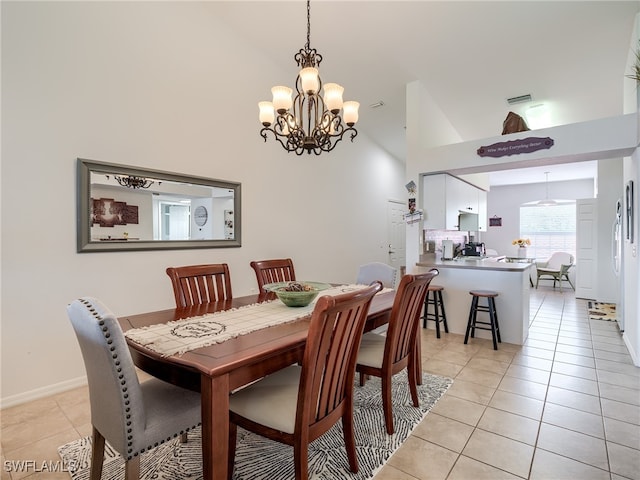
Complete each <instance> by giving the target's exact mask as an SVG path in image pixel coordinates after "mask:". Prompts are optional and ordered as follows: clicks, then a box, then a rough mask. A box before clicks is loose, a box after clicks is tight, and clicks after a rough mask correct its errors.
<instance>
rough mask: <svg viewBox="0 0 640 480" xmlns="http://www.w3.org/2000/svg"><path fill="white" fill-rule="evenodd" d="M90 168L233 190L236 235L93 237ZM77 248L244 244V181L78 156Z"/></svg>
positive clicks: (169, 248) (114, 249)
mask: <svg viewBox="0 0 640 480" xmlns="http://www.w3.org/2000/svg"><path fill="white" fill-rule="evenodd" d="M91 172H99V173H101V174H109V175H124V176H137V177H148V178H153V179H156V180H160V181H162V180H166V181H171V182H179V183H185V184H192V185H203V186H207V187H218V188H225V189H230V190H233V192H234V197H233V205H234V209H233V214H234V220H233V228H234V238H233V239H229V240H226V239H219V240H217V239H216V240H213V239H207V240H135V241H122V242H119V241H114V242H104V241H92V240H91V222H90V219H91V214H92V210H91V209H92V201H91ZM76 195H77V199H76V205H77V212H76V217H77V220H76V222H77V251H78V253H87V252H111V251H132V250H181V249H190V248H229V247H240V246H241V232H242V222H241V210H240V206H241V202H240V195H241V184H240V183H238V182H230V181H226V180H218V179H213V178H206V177H196V176H191V175H184V174H181V173H173V172H165V171H159V170H151V169H147V168H140V167H131V166H128V165H119V164H115V163H105V162H99V161H95V160H87V159H83V158H78V161H77V192H76Z"/></svg>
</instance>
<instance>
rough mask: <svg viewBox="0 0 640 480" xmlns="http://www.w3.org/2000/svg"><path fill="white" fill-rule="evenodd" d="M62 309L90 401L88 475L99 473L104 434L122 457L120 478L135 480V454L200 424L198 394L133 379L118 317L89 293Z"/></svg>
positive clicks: (137, 460) (95, 476)
mask: <svg viewBox="0 0 640 480" xmlns="http://www.w3.org/2000/svg"><path fill="white" fill-rule="evenodd" d="M67 313H68V315H69V319H70V320H71V324H72V325H73V329H74V330H75V332H76V336H77V337H78V343H79V344H80V349H81V351H82V357H83V359H84V365H85V369H86V371H87V380H88V383H89V401H90V404H91V424H92V426H93V440H92V442H93V451H92V455H91V480H99V479H100V477H101V475H102V462H103V460H104V442H105V439H106V441H107V442H109V445H111V446H112V447H113V448H114V449H115V450H116V451H117V452H118V453H120V455H122V457H123V458H124V459H125V460H126V466H125V479H126V480H137V479H138V478H139V475H140V455H141V454H142V453H143V452H145V451H147V450H150V449H152V448H154V447H157V446H158V445H159V444H161V443H163V442H166V441H168V440H171V439H172V438H175V437H178V436H182V439H183V440H186V432H187V431H188V430H190V429H192V428H194V427H196V426H198V425H199V424H200V394H199V393H197V392H192V391H189V390H185V389H183V388H179V387H176V386H174V385H171V384H169V383H166V382H163V381H161V380H157V379H150V380H148V381H146V382H144V383H139V382H138V376H137V374H136V370H135V366H134V364H133V360H132V359H131V354H130V352H129V348H128V346H127V342H126V340H125V337H124V334H123V333H122V330H121V329H120V325H119V323H118V320H117V319H116V317H115V316H114V314H113V313H111V311H109V309H108V308H106V307H105V306H104V305H103V304H102V303H101V302H100V301H99V300H96V299H94V298H89V297H87V298H81V299H79V300H75V301H74V302H72V303H71V304H70V305H69V306H68V307H67Z"/></svg>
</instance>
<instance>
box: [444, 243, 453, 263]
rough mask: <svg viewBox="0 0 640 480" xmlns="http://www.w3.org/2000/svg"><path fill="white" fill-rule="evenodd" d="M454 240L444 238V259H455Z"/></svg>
mask: <svg viewBox="0 0 640 480" xmlns="http://www.w3.org/2000/svg"><path fill="white" fill-rule="evenodd" d="M453 257H454V253H453V240H442V259H443V260H453Z"/></svg>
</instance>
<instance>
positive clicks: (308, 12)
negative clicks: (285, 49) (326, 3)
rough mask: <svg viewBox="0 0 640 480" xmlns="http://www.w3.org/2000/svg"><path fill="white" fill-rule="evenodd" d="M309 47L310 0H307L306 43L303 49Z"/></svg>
mask: <svg viewBox="0 0 640 480" xmlns="http://www.w3.org/2000/svg"><path fill="white" fill-rule="evenodd" d="M310 48H311V0H307V44H306V45H305V49H306V50H309V49H310Z"/></svg>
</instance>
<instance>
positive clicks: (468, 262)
mask: <svg viewBox="0 0 640 480" xmlns="http://www.w3.org/2000/svg"><path fill="white" fill-rule="evenodd" d="M416 266H418V267H427V268H464V269H474V270H498V271H503V272H523V271H526V270H528V269H529V268H531V266H532V264H531V263H508V262H500V261H496V260H494V259H492V258H491V257H489V258H481V257H461V258H459V259H456V260H436V259H434V258H432V259H423V260H420V261H419V262H418V263H416Z"/></svg>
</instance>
